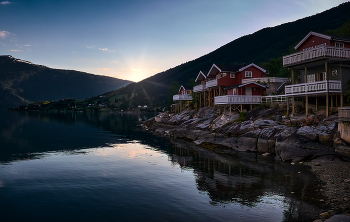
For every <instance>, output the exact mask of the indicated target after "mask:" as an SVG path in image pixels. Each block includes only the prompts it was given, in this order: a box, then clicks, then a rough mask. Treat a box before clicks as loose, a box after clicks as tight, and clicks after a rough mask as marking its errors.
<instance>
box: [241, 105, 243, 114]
mask: <svg viewBox="0 0 350 222" xmlns="http://www.w3.org/2000/svg"><path fill="white" fill-rule="evenodd" d="M242 111H243V105H242V104H241V112H242Z"/></svg>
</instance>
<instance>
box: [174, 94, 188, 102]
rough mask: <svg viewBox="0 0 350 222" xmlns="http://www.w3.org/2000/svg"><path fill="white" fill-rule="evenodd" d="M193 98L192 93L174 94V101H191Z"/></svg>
mask: <svg viewBox="0 0 350 222" xmlns="http://www.w3.org/2000/svg"><path fill="white" fill-rule="evenodd" d="M191 100H192V96H191V94H186V95H173V101H191Z"/></svg>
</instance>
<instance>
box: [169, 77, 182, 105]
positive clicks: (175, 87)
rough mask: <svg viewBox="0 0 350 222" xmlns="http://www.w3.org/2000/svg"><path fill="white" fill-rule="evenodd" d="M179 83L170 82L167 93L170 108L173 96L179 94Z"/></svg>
mask: <svg viewBox="0 0 350 222" xmlns="http://www.w3.org/2000/svg"><path fill="white" fill-rule="evenodd" d="M180 86H181V85H180V83H178V82H172V83H171V85H170V87H169V92H168V106H169V107H170V106H171V104H173V103H174V101H173V95H176V94H177V93H178V92H179V89H180Z"/></svg>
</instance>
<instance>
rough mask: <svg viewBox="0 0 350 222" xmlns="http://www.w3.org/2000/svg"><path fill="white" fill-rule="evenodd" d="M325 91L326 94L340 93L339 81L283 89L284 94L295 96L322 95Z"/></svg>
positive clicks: (310, 83)
mask: <svg viewBox="0 0 350 222" xmlns="http://www.w3.org/2000/svg"><path fill="white" fill-rule="evenodd" d="M327 82H328V84H327ZM327 90H328V92H341V81H337V80H328V81H327V80H325V81H318V82H309V83H301V84H294V85H288V86H286V87H285V94H286V95H297V94H311V93H324V92H327Z"/></svg>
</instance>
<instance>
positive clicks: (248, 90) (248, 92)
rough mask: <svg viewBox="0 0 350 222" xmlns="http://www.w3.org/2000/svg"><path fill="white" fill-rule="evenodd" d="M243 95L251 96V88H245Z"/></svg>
mask: <svg viewBox="0 0 350 222" xmlns="http://www.w3.org/2000/svg"><path fill="white" fill-rule="evenodd" d="M245 95H246V96H251V95H252V87H246V88H245Z"/></svg>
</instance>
